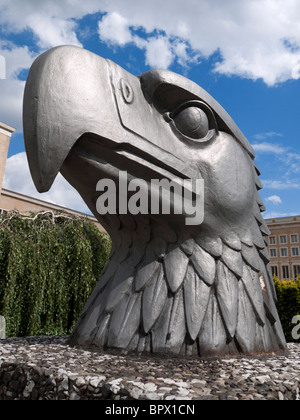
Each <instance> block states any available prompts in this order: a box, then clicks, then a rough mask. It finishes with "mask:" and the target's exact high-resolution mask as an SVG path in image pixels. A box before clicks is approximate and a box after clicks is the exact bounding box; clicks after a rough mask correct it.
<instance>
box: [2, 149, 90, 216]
mask: <svg viewBox="0 0 300 420" xmlns="http://www.w3.org/2000/svg"><path fill="white" fill-rule="evenodd" d="M3 188H5V189H7V190H11V191H15V192H18V193H20V194H24V195H28V196H30V197H35V198H38V199H40V200H44V201H48V202H50V203H54V204H57V205H60V206H63V207H68V208H71V209H74V210H77V211H81V212H83V213H90V211H89V209H88V208H87V206H86V205H85V203H84V202H83V200H82V198H81V197H80V195H79V194H78V193H77V191H76V190H74V188H73V187H71V185H70V184H69V183H68V182H67V181H66V180H65V179H64V178H63V176H62V175H61V174H58V176H57V178H56V180H55V182H54V184H53V186H52V188H51V190H50V191H49V192H47V193H44V194H40V193H38V192H37V190H36V188H35V186H34V184H33V181H32V178H31V175H30V171H29V167H28V162H27V157H26V153H19V154H17V155H14V156H12V157H10V158H9V159H7V163H6V170H5V176H4V181H3Z"/></svg>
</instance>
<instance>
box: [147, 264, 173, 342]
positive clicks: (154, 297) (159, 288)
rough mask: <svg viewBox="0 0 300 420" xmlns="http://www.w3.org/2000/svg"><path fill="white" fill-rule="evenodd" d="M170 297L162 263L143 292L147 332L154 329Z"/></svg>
mask: <svg viewBox="0 0 300 420" xmlns="http://www.w3.org/2000/svg"><path fill="white" fill-rule="evenodd" d="M167 297H168V287H167V284H166V280H165V278H164V270H163V267H162V265H161V264H160V267H159V269H158V270H157V271H156V273H155V275H154V276H152V279H151V281H150V282H149V284H148V285H147V287H146V288H145V290H144V293H143V300H142V316H143V329H144V332H145V333H146V334H148V332H149V331H150V330H151V329H152V327H153V325H154V324H155V322H156V321H157V319H158V318H159V316H160V314H161V312H162V310H163V308H164V306H165V304H166V300H167Z"/></svg>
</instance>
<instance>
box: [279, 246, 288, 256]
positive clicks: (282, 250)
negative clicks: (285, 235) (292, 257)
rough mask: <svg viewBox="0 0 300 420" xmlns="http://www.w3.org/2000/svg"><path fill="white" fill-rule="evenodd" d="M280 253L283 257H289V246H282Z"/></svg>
mask: <svg viewBox="0 0 300 420" xmlns="http://www.w3.org/2000/svg"><path fill="white" fill-rule="evenodd" d="M280 255H281V257H287V256H288V249H287V248H280Z"/></svg>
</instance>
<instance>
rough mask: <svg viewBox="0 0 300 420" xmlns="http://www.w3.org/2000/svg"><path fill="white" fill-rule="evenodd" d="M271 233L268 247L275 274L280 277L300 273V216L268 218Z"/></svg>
mask: <svg viewBox="0 0 300 420" xmlns="http://www.w3.org/2000/svg"><path fill="white" fill-rule="evenodd" d="M266 222H267V224H268V227H269V229H270V231H271V235H270V236H269V238H268V244H269V246H268V249H269V253H270V257H271V267H272V271H273V274H275V275H276V276H277V277H279V278H280V279H288V278H294V279H295V278H297V277H298V276H299V275H300V216H294V217H282V218H277V219H268V220H266Z"/></svg>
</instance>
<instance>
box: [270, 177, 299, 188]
mask: <svg viewBox="0 0 300 420" xmlns="http://www.w3.org/2000/svg"><path fill="white" fill-rule="evenodd" d="M262 184H263V187H264V188H269V189H272V190H300V182H298V181H292V180H287V181H278V180H270V179H264V180H262Z"/></svg>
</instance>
